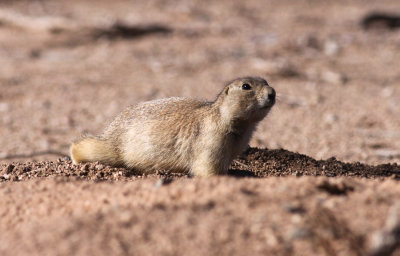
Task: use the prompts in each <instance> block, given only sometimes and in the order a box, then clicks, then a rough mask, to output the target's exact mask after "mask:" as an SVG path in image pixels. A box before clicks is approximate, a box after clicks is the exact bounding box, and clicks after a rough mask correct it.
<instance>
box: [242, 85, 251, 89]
mask: <svg viewBox="0 0 400 256" xmlns="http://www.w3.org/2000/svg"><path fill="white" fill-rule="evenodd" d="M242 89H243V90H250V89H251V86H250V85H249V84H243V85H242Z"/></svg>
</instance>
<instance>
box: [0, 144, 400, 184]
mask: <svg viewBox="0 0 400 256" xmlns="http://www.w3.org/2000/svg"><path fill="white" fill-rule="evenodd" d="M228 174H229V175H232V176H236V177H258V178H263V177H269V176H291V175H294V176H303V175H306V176H326V177H336V176H353V177H364V178H381V177H391V178H395V179H399V178H400V166H398V165H397V164H396V163H393V164H382V165H377V166H372V165H366V164H361V163H343V162H341V161H338V160H336V159H335V158H330V159H328V160H319V161H318V160H315V159H313V158H311V157H308V156H306V155H302V154H299V153H293V152H290V151H287V150H284V149H278V150H268V149H257V148H249V149H248V150H247V151H246V152H245V153H244V154H243V155H242V156H241V157H240V158H239V159H237V160H235V161H234V163H233V164H232V166H231V168H230V170H229V173H228ZM154 175H156V176H162V177H164V178H166V179H167V180H168V179H171V178H179V177H183V176H187V175H186V174H182V173H169V172H166V171H164V170H159V171H157V172H156V174H154ZM54 176H55V177H69V178H74V179H83V180H95V181H130V180H135V179H138V178H143V177H146V176H149V174H144V175H143V174H141V173H139V172H136V171H135V170H128V169H125V168H113V167H109V166H106V165H103V164H101V163H98V162H97V163H86V164H79V165H73V164H72V162H71V161H70V160H69V159H68V158H63V159H61V158H60V159H58V160H57V161H56V162H52V161H42V162H27V163H13V164H1V165H0V180H1V181H24V180H29V179H32V178H44V177H54Z"/></svg>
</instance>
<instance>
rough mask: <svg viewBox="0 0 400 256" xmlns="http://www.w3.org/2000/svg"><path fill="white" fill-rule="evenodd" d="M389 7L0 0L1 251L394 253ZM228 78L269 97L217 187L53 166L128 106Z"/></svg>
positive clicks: (394, 102)
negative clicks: (257, 83)
mask: <svg viewBox="0 0 400 256" xmlns="http://www.w3.org/2000/svg"><path fill="white" fill-rule="evenodd" d="M396 10H400V4H399V3H398V1H397V0H383V1H370V0H368V1H362V0H355V1H331V2H326V1H312V0H301V1H289V0H284V1H277V0H276V1H275V0H273V1H268V2H266V1H261V0H249V1H228V0H222V1H197V2H192V1H180V0H176V1H161V0H150V1H134V2H132V1H124V0H115V1H112V3H111V2H110V1H105V0H101V1H82V0H71V1H48V0H42V1H25V0H17V1H2V2H0V45H1V47H0V58H1V61H2V62H1V68H0V134H1V136H0V255H28V254H29V255H233V254H234V255H400V250H399V249H396V247H397V246H399V244H398V243H396V241H400V235H399V232H398V230H400V201H399V198H400V183H399V179H400V166H399V163H400V118H399V116H400V70H399V68H398V65H399V61H398V60H399V59H400V48H399V47H400V28H399V27H398V25H396V24H398V23H397V22H398V17H397V16H396V15H398V14H396V13H394V11H396ZM371 13H372V15H370V16H367V15H368V14H371ZM386 13H387V14H390V16H388V17H389V19H387V20H382V17H383V18H384V17H386V16H385V15H382V14H386ZM364 17H367V18H366V19H364V20H363V18H364ZM245 75H258V76H262V77H265V78H266V79H267V80H268V82H269V83H270V84H271V86H273V87H274V88H275V89H276V91H277V95H278V101H277V104H276V106H275V107H274V109H273V110H272V112H271V114H270V115H269V116H268V117H267V118H266V120H265V121H263V122H262V123H261V124H260V125H259V127H258V130H257V132H256V134H255V135H254V137H253V140H252V141H251V144H250V146H252V147H251V148H249V150H247V151H246V152H245V153H244V154H243V155H241V156H239V157H238V158H237V159H236V160H235V161H234V163H233V164H232V166H231V168H230V171H229V174H228V175H226V176H220V177H212V178H208V179H205V178H203V179H200V178H193V177H189V176H188V175H187V174H180V173H169V172H166V171H165V170H159V171H158V172H157V173H155V174H148V175H142V174H140V173H137V172H135V170H127V169H124V168H111V167H108V166H104V165H102V164H100V163H91V164H80V165H73V164H72V163H71V162H70V160H69V159H68V157H62V158H60V159H58V157H59V155H61V154H67V152H68V147H69V144H70V142H71V141H72V140H73V139H75V138H77V137H79V136H80V135H81V134H82V133H93V134H96V133H99V132H100V131H101V130H102V129H103V128H104V127H105V125H106V124H107V122H109V121H110V120H111V119H112V118H113V117H114V116H115V115H116V114H118V113H119V112H120V111H121V110H123V109H124V108H125V107H126V106H128V105H129V104H134V103H137V102H141V101H145V100H150V99H157V98H163V97H169V96H185V97H193V98H200V99H208V100H212V99H213V98H214V97H215V95H217V93H218V92H219V91H220V90H221V88H222V87H223V85H224V83H225V82H226V81H229V80H231V79H233V78H235V77H238V76H245ZM257 147H258V148H257ZM263 148H265V149H263ZM266 148H268V149H266ZM297 152H300V153H297ZM57 159H58V160H57ZM321 159H322V160H321ZM379 238H381V240H379ZM379 241H380V242H379ZM390 241H394V242H393V243H392V244H390ZM385 243H387V244H385ZM376 248H378V249H379V250H377V249H376Z"/></svg>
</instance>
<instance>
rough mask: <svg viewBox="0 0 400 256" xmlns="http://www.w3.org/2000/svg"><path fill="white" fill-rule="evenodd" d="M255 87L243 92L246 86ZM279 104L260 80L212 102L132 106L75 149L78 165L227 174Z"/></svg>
mask: <svg viewBox="0 0 400 256" xmlns="http://www.w3.org/2000/svg"><path fill="white" fill-rule="evenodd" d="M245 83H246V84H248V85H250V86H251V89H249V90H244V89H243V88H242V86H243V84H245ZM274 103H275V91H274V89H273V88H272V87H270V86H268V84H267V82H266V81H265V80H264V79H262V78H258V77H245V78H239V79H236V80H234V81H232V82H231V83H230V84H229V85H227V86H226V87H225V88H224V90H223V91H222V92H221V93H220V94H219V95H218V97H217V99H216V100H215V101H214V102H204V101H199V100H193V99H186V98H169V99H161V100H155V101H149V102H143V103H140V104H137V105H133V106H130V107H128V108H127V109H126V110H125V111H123V112H122V113H121V114H120V115H119V116H118V117H117V118H116V119H115V120H114V121H113V122H112V123H111V124H110V125H109V126H108V127H107V128H106V129H105V131H104V132H103V134H102V135H100V136H98V137H89V138H85V139H83V140H80V141H77V142H75V143H73V144H72V146H71V156H72V159H73V161H74V163H80V162H92V161H100V162H102V163H105V164H109V165H113V166H125V167H128V168H134V169H137V170H141V171H143V172H153V171H155V170H157V169H164V170H173V171H181V172H186V171H189V172H190V173H192V174H194V175H198V176H210V175H216V174H223V173H226V171H227V169H228V167H229V165H230V163H231V162H232V160H233V159H234V158H235V157H236V156H237V155H238V154H240V153H241V152H242V151H243V150H244V149H246V147H247V145H248V142H249V141H250V139H251V135H252V133H253V131H254V130H255V128H256V125H257V123H258V122H259V121H261V120H262V119H263V118H264V117H265V116H266V115H267V114H268V112H269V110H270V109H271V107H272V106H273V105H274Z"/></svg>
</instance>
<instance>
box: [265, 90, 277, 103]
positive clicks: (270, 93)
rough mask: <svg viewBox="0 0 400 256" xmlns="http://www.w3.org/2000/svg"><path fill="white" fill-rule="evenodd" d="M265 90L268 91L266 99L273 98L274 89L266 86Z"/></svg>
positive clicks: (274, 94)
mask: <svg viewBox="0 0 400 256" xmlns="http://www.w3.org/2000/svg"><path fill="white" fill-rule="evenodd" d="M267 91H268V100H270V101H273V100H275V97H276V92H275V89H274V88H272V87H268V89H267Z"/></svg>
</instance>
